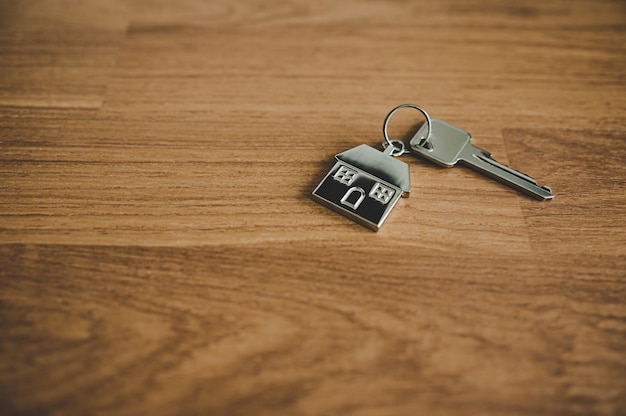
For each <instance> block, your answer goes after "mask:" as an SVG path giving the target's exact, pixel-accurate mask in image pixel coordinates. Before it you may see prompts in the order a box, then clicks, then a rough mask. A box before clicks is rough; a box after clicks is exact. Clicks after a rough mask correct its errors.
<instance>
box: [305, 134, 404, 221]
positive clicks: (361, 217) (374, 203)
mask: <svg viewBox="0 0 626 416" xmlns="http://www.w3.org/2000/svg"><path fill="white" fill-rule="evenodd" d="M391 150H392V148H391V147H388V148H387V150H386V151H385V152H380V151H378V150H376V149H374V148H373V147H370V146H367V145H365V144H362V145H360V146H357V147H355V148H353V149H350V150H347V151H345V152H343V153H340V154H338V155H336V156H335V158H336V159H337V163H336V164H335V166H333V168H332V169H331V170H330V172H328V174H327V175H326V177H325V178H324V179H323V180H322V182H321V183H320V184H319V185H318V186H317V188H315V190H314V191H313V198H314V199H315V200H316V201H317V202H319V203H320V204H322V205H325V206H326V207H328V208H330V209H333V210H335V211H337V212H339V213H340V214H343V215H345V216H346V217H348V218H350V219H352V220H354V221H356V222H358V223H360V224H362V225H364V226H366V227H368V228H371V229H372V230H374V231H378V229H379V228H380V227H381V226H382V224H383V222H384V221H385V219H386V218H387V216H388V215H389V213H390V212H391V210H392V209H393V207H394V206H395V205H396V203H397V202H398V200H399V199H400V197H401V196H404V197H407V196H408V195H409V192H410V190H411V179H410V176H409V165H407V164H406V163H404V162H402V161H400V160H397V159H395V158H394V157H392V156H391V155H390V154H389V153H390V152H391Z"/></svg>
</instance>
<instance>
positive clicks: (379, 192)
mask: <svg viewBox="0 0 626 416" xmlns="http://www.w3.org/2000/svg"><path fill="white" fill-rule="evenodd" d="M395 193H396V191H394V190H393V189H391V188H389V187H388V186H385V185H383V184H382V183H380V182H376V185H374V187H373V188H372V190H371V191H370V195H369V196H370V197H372V198H374V199H375V200H377V201H378V202H382V204H383V205H387V203H388V202H389V201H390V200H391V198H393V194H395Z"/></svg>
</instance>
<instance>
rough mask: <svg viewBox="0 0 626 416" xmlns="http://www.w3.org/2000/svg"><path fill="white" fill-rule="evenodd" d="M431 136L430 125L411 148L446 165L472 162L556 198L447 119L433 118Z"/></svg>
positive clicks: (475, 166)
mask: <svg viewBox="0 0 626 416" xmlns="http://www.w3.org/2000/svg"><path fill="white" fill-rule="evenodd" d="M431 122H432V131H431V133H430V139H429V140H428V141H426V139H425V137H426V135H427V130H428V127H427V125H426V124H424V125H422V127H421V128H420V129H419V130H418V132H417V134H415V136H414V137H413V138H412V139H411V151H413V153H416V154H418V155H420V156H423V157H424V158H426V159H428V160H430V161H432V162H435V163H436V164H438V165H441V166H445V167H449V168H451V167H453V166H455V165H456V164H457V162H461V163H462V164H465V165H468V166H469V167H471V168H472V169H475V170H477V171H478V172H481V173H483V174H485V175H487V176H490V177H491V178H493V179H495V180H497V181H499V182H502V183H504V184H506V185H508V186H510V187H512V188H514V189H517V190H518V191H521V192H523V193H525V194H528V195H530V196H533V197H535V198H537V199H541V200H547V199H552V198H554V195H553V194H552V191H551V190H550V188H549V187H547V186H538V185H537V181H535V180H534V179H533V178H531V177H530V176H528V175H526V174H524V173H521V172H518V171H516V170H514V169H511V168H509V167H508V166H505V165H503V164H501V163H498V162H496V161H495V160H494V159H492V158H491V153H489V152H487V151H485V150H483V149H481V148H479V147H476V146H474V145H473V144H472V143H471V140H472V136H471V135H470V134H469V133H468V132H466V131H464V130H461V129H459V128H457V127H454V126H453V125H451V124H448V123H446V122H445V121H441V120H437V119H432V121H431Z"/></svg>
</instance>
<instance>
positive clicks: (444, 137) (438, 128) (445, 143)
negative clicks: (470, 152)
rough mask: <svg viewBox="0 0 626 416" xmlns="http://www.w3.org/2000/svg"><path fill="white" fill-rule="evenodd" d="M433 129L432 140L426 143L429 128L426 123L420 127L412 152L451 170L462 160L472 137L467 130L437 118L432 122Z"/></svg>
mask: <svg viewBox="0 0 626 416" xmlns="http://www.w3.org/2000/svg"><path fill="white" fill-rule="evenodd" d="M431 129H432V130H431V133H430V140H429V141H428V142H425V140H424V138H425V137H426V135H427V134H428V126H427V125H426V123H424V124H423V125H422V127H420V129H419V130H418V131H417V133H416V134H415V136H413V138H412V139H411V151H412V152H413V153H416V154H418V155H420V156H422V157H424V158H426V159H428V160H430V161H431V162H435V163H436V164H438V165H441V166H445V167H448V168H451V167H452V166H454V165H455V164H456V163H457V162H458V161H459V160H460V158H461V156H462V152H463V149H465V147H466V146H468V145H469V144H470V141H471V140H472V136H471V135H470V134H469V133H468V132H466V131H465V130H461V129H460V128H458V127H454V126H453V125H451V124H448V123H446V122H445V121H442V120H438V119H436V118H433V119H432V120H431Z"/></svg>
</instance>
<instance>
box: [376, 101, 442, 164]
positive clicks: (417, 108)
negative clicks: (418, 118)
mask: <svg viewBox="0 0 626 416" xmlns="http://www.w3.org/2000/svg"><path fill="white" fill-rule="evenodd" d="M404 107H411V108H414V109H416V110H418V111H419V112H421V113H422V114H423V115H424V117H426V124H427V125H428V134H427V135H426V140H425V143H428V141H429V140H430V132H431V130H432V129H431V122H430V117H429V116H428V113H427V112H426V110H424V109H423V108H422V107H420V106H418V105H415V104H402V105H399V106H397V107H396V108H394V109H393V110H391V111H390V112H389V114H387V117H385V122H384V123H383V137H384V138H385V142H386V143H387V146H394V144H393V142H394V141H397V140H390V139H389V135H388V134H387V124H389V119H390V118H391V116H392V115H393V114H394V113H395V112H396V111H398V110H399V109H401V108H404ZM402 147H403V149H402V150H403V153H409V151H405V150H404V143H403V145H402ZM394 148H396V147H395V146H394ZM403 153H399V154H403ZM392 154H393V155H394V156H395V155H396V153H393V152H392Z"/></svg>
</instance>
